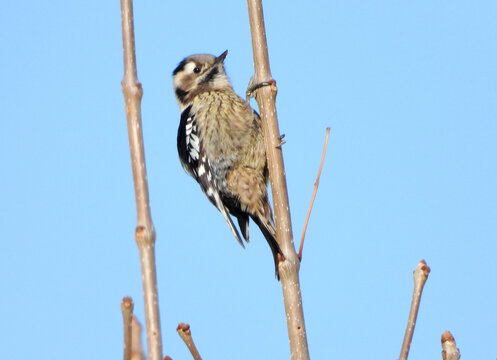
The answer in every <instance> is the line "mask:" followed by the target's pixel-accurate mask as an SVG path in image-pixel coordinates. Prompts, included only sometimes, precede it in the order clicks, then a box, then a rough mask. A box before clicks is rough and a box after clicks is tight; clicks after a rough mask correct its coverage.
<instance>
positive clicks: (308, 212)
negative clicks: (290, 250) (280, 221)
mask: <svg viewBox="0 0 497 360" xmlns="http://www.w3.org/2000/svg"><path fill="white" fill-rule="evenodd" d="M329 136H330V128H326V137H325V138H324V146H323V154H322V155H321V163H320V164H319V170H318V176H317V177H316V182H315V183H314V192H313V193H312V198H311V203H310V204H309V210H307V216H306V218H305V223H304V229H303V230H302V238H301V239H300V247H299V254H298V257H299V260H300V261H302V251H303V250H304V238H305V232H306V230H307V224H308V223H309V218H310V217H311V210H312V205H314V199H315V198H316V193H317V192H318V187H319V178H320V177H321V170H322V169H323V162H324V156H325V155H326V148H327V147H328V137H329Z"/></svg>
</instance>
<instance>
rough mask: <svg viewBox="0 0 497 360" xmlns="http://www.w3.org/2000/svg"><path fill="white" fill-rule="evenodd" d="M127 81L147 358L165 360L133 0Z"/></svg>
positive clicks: (126, 35)
mask: <svg viewBox="0 0 497 360" xmlns="http://www.w3.org/2000/svg"><path fill="white" fill-rule="evenodd" d="M121 19H122V33H123V55H124V78H123V81H122V83H121V84H122V91H123V94H124V101H125V106H126V118H127V123H128V137H129V146H130V152H131V165H132V168H133V180H134V185H135V197H136V213H137V225H136V231H135V240H136V243H137V245H138V250H139V252H140V263H141V269H142V279H143V296H144V300H145V301H144V303H145V320H146V325H147V326H146V327H147V344H148V358H149V359H150V360H162V343H161V333H160V322H159V307H158V299H157V279H156V271H155V230H154V225H153V223H152V217H151V214H150V204H149V198H148V184H147V170H146V167H145V152H144V149H143V134H142V121H141V105H140V104H141V98H142V95H143V89H142V86H141V84H140V83H139V82H138V77H137V72H136V58H135V39H134V28H133V3H132V0H121Z"/></svg>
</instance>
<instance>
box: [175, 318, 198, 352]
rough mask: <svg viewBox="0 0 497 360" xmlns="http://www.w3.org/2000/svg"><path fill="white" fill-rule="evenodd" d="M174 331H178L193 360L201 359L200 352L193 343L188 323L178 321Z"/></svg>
mask: <svg viewBox="0 0 497 360" xmlns="http://www.w3.org/2000/svg"><path fill="white" fill-rule="evenodd" d="M176 331H178V334H179V336H180V337H181V339H182V340H183V341H184V342H185V344H186V346H187V347H188V350H190V352H191V354H192V356H193V358H194V359H195V360H202V358H201V357H200V354H199V353H198V350H197V347H196V346H195V343H194V342H193V338H192V332H191V331H190V325H188V324H185V323H179V324H178V327H177V328H176Z"/></svg>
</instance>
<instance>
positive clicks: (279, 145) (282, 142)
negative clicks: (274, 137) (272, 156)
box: [276, 134, 286, 149]
mask: <svg viewBox="0 0 497 360" xmlns="http://www.w3.org/2000/svg"><path fill="white" fill-rule="evenodd" d="M284 137H285V134H281V135H280V136H279V139H280V143H279V144H278V145H276V148H278V149H281V146H282V145H285V144H286V141H285V140H283V138H284Z"/></svg>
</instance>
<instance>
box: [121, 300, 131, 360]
mask: <svg viewBox="0 0 497 360" xmlns="http://www.w3.org/2000/svg"><path fill="white" fill-rule="evenodd" d="M121 312H122V313H123V323H124V360H131V341H132V340H131V339H132V333H131V319H132V318H133V299H132V298H130V297H129V296H125V297H124V298H123V301H122V302H121Z"/></svg>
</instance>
